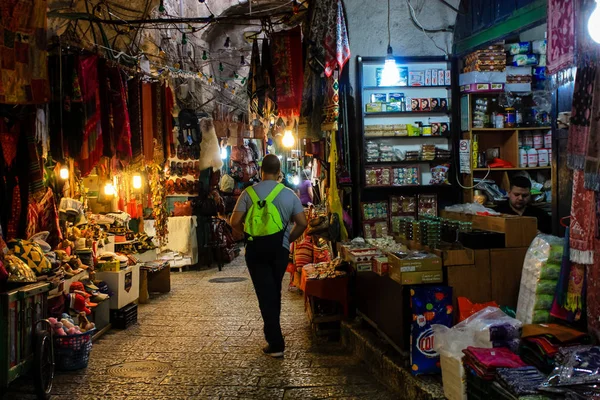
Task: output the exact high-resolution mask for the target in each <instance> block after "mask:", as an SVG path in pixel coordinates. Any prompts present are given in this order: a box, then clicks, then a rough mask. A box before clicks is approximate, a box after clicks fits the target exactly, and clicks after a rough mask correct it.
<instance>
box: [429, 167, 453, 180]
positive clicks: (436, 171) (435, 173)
mask: <svg viewBox="0 0 600 400" xmlns="http://www.w3.org/2000/svg"><path fill="white" fill-rule="evenodd" d="M449 170H450V166H449V165H448V164H443V165H437V166H435V167H432V168H431V179H430V180H429V184H430V185H447V184H449V182H448V171H449Z"/></svg>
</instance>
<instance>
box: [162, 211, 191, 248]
mask: <svg viewBox="0 0 600 400" xmlns="http://www.w3.org/2000/svg"><path fill="white" fill-rule="evenodd" d="M196 226H197V221H196V217H195V216H192V217H169V223H168V227H169V241H168V243H167V245H166V246H165V247H164V248H163V250H164V249H166V248H168V249H169V250H171V251H176V252H179V253H182V254H188V253H190V252H191V250H192V247H193V244H192V243H191V237H192V229H196ZM194 236H195V235H194Z"/></svg>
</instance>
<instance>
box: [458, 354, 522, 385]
mask: <svg viewBox="0 0 600 400" xmlns="http://www.w3.org/2000/svg"><path fill="white" fill-rule="evenodd" d="M463 353H464V354H465V358H464V359H463V362H464V364H465V367H468V368H470V369H471V370H473V371H474V372H475V373H476V374H477V375H478V376H480V377H482V378H483V379H486V380H492V379H494V376H495V374H496V370H497V369H499V368H518V367H525V366H526V364H525V363H524V362H523V361H522V360H521V358H519V356H518V355H516V354H514V353H513V352H512V351H510V350H508V349H506V348H503V347H499V348H495V349H482V348H479V347H471V346H469V347H467V348H466V349H465V350H463Z"/></svg>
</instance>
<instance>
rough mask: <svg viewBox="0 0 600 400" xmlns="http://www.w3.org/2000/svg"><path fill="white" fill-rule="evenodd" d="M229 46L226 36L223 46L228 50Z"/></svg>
mask: <svg viewBox="0 0 600 400" xmlns="http://www.w3.org/2000/svg"><path fill="white" fill-rule="evenodd" d="M229 45H230V40H229V36H227V39H225V44H224V45H223V46H225V48H226V49H228V48H229Z"/></svg>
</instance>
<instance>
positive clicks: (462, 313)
mask: <svg viewBox="0 0 600 400" xmlns="http://www.w3.org/2000/svg"><path fill="white" fill-rule="evenodd" d="M486 307H496V308H498V307H499V306H498V304H497V303H496V302H495V301H490V302H487V303H472V302H471V301H470V300H469V299H467V298H466V297H459V298H458V322H462V321H464V320H465V319H467V318H469V317H470V316H471V315H473V314H475V313H476V312H477V311H481V310H483V309H484V308H486Z"/></svg>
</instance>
